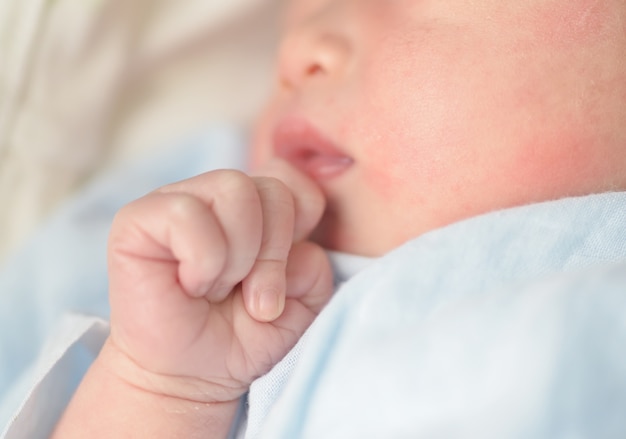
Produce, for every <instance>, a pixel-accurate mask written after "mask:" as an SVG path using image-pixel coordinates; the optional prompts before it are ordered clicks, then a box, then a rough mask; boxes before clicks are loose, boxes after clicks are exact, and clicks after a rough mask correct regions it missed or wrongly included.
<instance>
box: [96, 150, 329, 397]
mask: <svg viewBox="0 0 626 439" xmlns="http://www.w3.org/2000/svg"><path fill="white" fill-rule="evenodd" d="M264 175H271V176H275V178H273V177H267V176H266V177H249V176H247V175H245V174H243V173H241V172H238V171H214V172H209V173H206V174H203V175H200V176H198V177H194V178H191V179H189V180H186V181H183V182H180V183H176V184H173V185H170V186H166V187H164V188H162V189H160V190H157V191H156V192H153V193H150V194H148V195H146V196H145V197H143V198H141V199H139V200H137V201H135V202H133V203H131V204H129V205H128V206H126V207H125V208H123V209H122V210H121V211H120V212H119V213H118V215H117V216H116V218H115V220H114V222H113V226H112V230H111V234H110V240H109V278H110V302H111V336H110V338H109V341H108V342H107V347H106V348H107V349H108V352H109V355H110V352H111V351H113V352H114V355H113V357H110V358H115V361H114V363H115V366H114V367H115V368H116V371H115V372H116V373H119V374H121V375H122V377H123V379H125V380H128V381H130V382H131V384H132V385H134V386H138V387H140V388H143V389H145V390H148V391H150V392H156V393H158V394H162V395H163V394H164V395H168V396H173V397H177V398H182V399H185V400H192V401H198V402H225V401H232V400H235V399H237V398H238V397H240V396H241V395H242V394H243V393H244V392H245V391H246V390H247V388H248V386H249V384H250V383H251V381H252V380H253V379H254V378H256V377H258V376H259V375H261V374H263V373H265V372H267V371H268V370H269V369H270V368H271V367H272V366H273V365H274V364H276V362H278V361H279V360H280V359H281V358H282V357H283V356H284V355H285V354H286V353H287V352H288V350H289V349H291V348H292V347H293V345H294V344H295V343H296V341H297V339H298V338H299V337H300V336H301V335H302V333H303V332H304V330H305V329H306V328H307V327H308V326H309V324H310V323H311V322H312V321H313V319H314V317H315V316H316V315H317V314H318V313H319V311H320V310H321V308H322V307H323V306H324V305H325V304H326V302H327V301H328V299H329V297H330V294H331V290H332V276H331V272H330V268H329V264H328V261H327V258H326V255H325V254H324V252H323V251H322V249H321V248H319V247H318V246H316V245H315V244H312V243H311V242H307V241H305V240H304V239H305V238H306V237H307V235H308V234H309V233H310V232H311V230H312V229H313V228H314V227H315V226H316V224H317V223H318V221H319V219H320V217H321V215H322V212H323V209H324V203H325V202H324V198H323V195H322V193H321V192H320V190H319V189H318V188H317V187H316V186H315V185H314V184H313V183H312V182H311V181H310V180H308V179H307V178H306V177H305V176H303V175H301V174H300V173H298V172H297V171H295V170H294V169H293V168H291V167H290V166H289V165H287V164H286V163H283V162H276V163H274V164H272V165H271V166H270V167H269V168H268V169H267V170H266V172H264Z"/></svg>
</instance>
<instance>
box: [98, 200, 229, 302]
mask: <svg viewBox="0 0 626 439" xmlns="http://www.w3.org/2000/svg"><path fill="white" fill-rule="evenodd" d="M226 247H227V243H226V239H225V236H224V233H223V231H222V228H221V226H220V224H219V223H217V221H216V219H215V216H214V214H213V212H212V210H211V209H210V207H209V206H207V205H206V204H204V203H203V202H202V201H200V200H198V199H197V198H195V197H193V196H190V195H186V194H161V193H153V194H150V195H148V196H146V197H144V198H141V199H139V200H137V201H135V202H133V203H131V204H129V205H128V206H126V207H124V208H123V209H122V210H120V212H119V213H118V215H117V216H116V218H115V221H114V223H113V227H112V230H111V235H110V239H109V249H110V251H109V255H110V256H109V257H110V265H111V270H110V271H111V282H112V284H111V287H112V291H113V290H117V289H118V288H116V287H117V285H116V284H117V282H118V281H119V282H123V283H124V284H125V285H123V286H120V287H119V288H122V289H123V290H128V291H134V290H138V289H139V288H138V286H139V285H145V287H144V288H141V290H146V291H152V293H149V294H156V293H157V292H158V291H165V290H168V288H167V287H165V285H167V284H171V283H175V282H179V283H180V286H181V287H182V288H183V290H184V291H185V292H186V293H187V294H189V295H191V296H193V297H197V296H202V295H204V294H205V293H206V291H207V290H208V289H210V286H211V284H212V283H213V282H214V280H215V279H216V278H217V277H218V276H219V274H220V273H221V272H222V271H223V269H224V266H225V264H226V254H227V249H226ZM146 284H147V285H146ZM155 299H158V298H155Z"/></svg>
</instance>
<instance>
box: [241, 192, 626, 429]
mask: <svg viewBox="0 0 626 439" xmlns="http://www.w3.org/2000/svg"><path fill="white" fill-rule="evenodd" d="M625 262H626V194H624V193H613V194H603V195H593V196H589V197H582V198H572V199H565V200H561V201H554V202H549V203H543V204H536V205H531V206H525V207H521V208H516V209H510V210H506V211H502V212H495V213H491V214H488V215H485V216H482V217H478V218H473V219H470V220H467V221H464V222H461V223H458V224H455V225H452V226H450V227H447V228H444V229H441V230H437V231H434V232H431V233H429V234H427V235H424V236H422V237H420V238H418V239H415V240H414V241H412V242H410V243H408V244H406V245H404V246H403V247H401V248H399V249H398V250H396V251H394V252H392V253H391V254H389V255H387V256H386V257H384V258H382V259H381V260H379V261H377V262H376V263H374V264H372V265H371V266H370V267H369V268H368V269H367V270H364V271H362V272H361V273H359V274H358V275H356V276H355V277H354V278H353V279H352V280H350V281H349V282H348V283H346V284H345V285H344V286H343V288H341V289H340V290H339V291H338V292H337V294H336V295H335V297H334V298H333V300H332V302H331V304H330V305H329V306H328V307H327V308H326V309H325V310H324V311H323V312H322V314H321V315H320V316H319V317H318V319H317V320H316V321H315V323H314V325H313V326H312V327H311V328H310V330H309V332H308V333H307V334H306V337H305V338H304V339H303V340H302V342H301V343H300V346H297V347H296V349H294V351H293V352H292V353H290V354H289V355H288V356H287V357H286V358H285V359H284V360H283V361H282V362H281V363H279V365H277V367H275V368H274V369H273V370H272V371H271V372H270V373H269V374H268V375H267V376H265V377H263V378H261V379H260V380H258V381H257V382H256V383H254V385H253V387H252V389H251V392H250V395H249V401H250V415H249V416H250V420H249V425H248V432H247V436H246V437H247V438H258V437H262V438H268V439H269V438H271V439H281V438H284V439H291V438H321V437H323V438H347V437H348V438H356V437H358V438H381V437H391V438H475V437H476V438H478V437H480V438H483V439H484V438H533V439H538V438H545V439H549V438H550V439H553V438H600V437H601V438H624V437H626V415H625V413H626V265H624V263H625ZM620 264H621V265H620ZM277 383H281V386H280V387H281V388H280V390H276V387H277ZM282 383H284V388H282ZM268 395H269V396H268Z"/></svg>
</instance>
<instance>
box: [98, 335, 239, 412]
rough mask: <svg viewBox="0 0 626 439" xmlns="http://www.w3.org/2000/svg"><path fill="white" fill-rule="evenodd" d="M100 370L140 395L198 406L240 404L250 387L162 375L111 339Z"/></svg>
mask: <svg viewBox="0 0 626 439" xmlns="http://www.w3.org/2000/svg"><path fill="white" fill-rule="evenodd" d="M96 362H97V363H98V367H99V368H101V369H103V370H105V371H106V373H107V374H109V375H111V376H112V377H114V378H115V379H117V380H119V381H121V382H124V383H125V384H126V385H128V386H129V388H133V389H135V390H136V391H138V392H139V391H140V392H144V393H146V394H148V395H149V394H152V395H154V396H155V398H170V399H171V400H172V401H175V400H180V401H185V402H189V403H197V404H230V403H232V404H234V406H236V405H237V404H238V401H239V399H240V398H241V396H242V395H243V394H244V393H245V392H246V391H247V387H244V386H243V385H242V386H237V387H232V386H228V385H225V384H221V383H210V382H207V381H205V380H202V379H200V378H195V377H186V376H174V375H167V374H159V373H155V372H152V371H149V370H147V369H145V368H143V367H142V366H140V365H139V364H137V363H136V362H135V361H134V360H133V359H132V358H131V357H130V356H128V355H127V354H126V353H125V352H124V351H123V350H122V349H120V348H119V346H117V345H116V344H115V342H113V341H112V339H111V338H110V337H109V339H107V341H106V343H105V344H104V346H103V347H102V350H101V351H100V354H99V356H98V358H97V360H96Z"/></svg>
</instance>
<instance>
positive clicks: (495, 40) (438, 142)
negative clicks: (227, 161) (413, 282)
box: [253, 0, 626, 255]
mask: <svg viewBox="0 0 626 439" xmlns="http://www.w3.org/2000/svg"><path fill="white" fill-rule="evenodd" d="M623 4H624V2H623V0H524V1H519V0H476V1H468V0H292V1H291V3H290V6H289V8H288V9H289V10H288V13H287V15H286V30H285V37H284V40H283V44H282V47H281V52H280V55H279V66H278V73H277V86H276V90H275V92H274V93H273V96H272V98H271V99H270V101H269V103H268V105H267V107H266V110H265V111H264V112H263V114H262V116H261V118H260V119H259V123H258V129H257V132H256V136H255V141H254V145H253V166H255V167H256V166H261V165H262V164H263V162H265V161H266V160H268V159H270V158H271V157H272V156H275V155H278V156H282V157H284V158H287V159H289V160H291V161H292V162H293V163H294V164H295V165H296V166H298V167H299V168H300V169H302V170H303V171H305V172H307V173H308V174H309V175H311V176H312V177H313V178H314V179H315V180H316V181H317V182H318V183H319V184H320V186H321V187H322V189H323V190H324V192H325V194H326V195H327V198H328V209H327V212H326V214H325V216H324V219H323V221H322V224H321V226H320V227H319V229H318V231H317V232H316V236H315V239H316V240H317V241H318V242H320V243H321V244H323V245H325V246H326V247H328V248H332V249H336V250H341V251H347V252H352V253H358V254H364V255H379V254H382V253H384V252H386V251H388V250H390V249H392V248H393V247H395V246H397V245H399V244H401V243H403V242H404V241H406V240H408V239H410V238H412V237H415V236H418V235H420V234H422V233H424V232H427V231H429V230H432V229H434V228H438V227H441V226H444V225H447V224H450V223H452V222H455V221H458V220H461V219H464V218H468V217H470V216H474V215H477V214H481V213H485V212H488V211H491V210H495V209H500V208H505V207H510V206H515V205H520V204H526V203H530V202H536V201H542V200H548V199H553V198H559V197H563V196H569V195H578V194H584V193H590V192H597V191H603V190H607V189H615V188H624V187H626V174H625V172H624V171H623V169H626V166H625V165H626V160H625V159H624V158H623V157H622V156H624V155H625V154H620V153H618V151H622V150H625V149H626V148H625V146H626V135H625V134H624V131H625V130H624V127H626V117H625V111H624V109H623V107H624V105H623V102H624V101H625V99H626V75H624V71H625V70H626V69H625V67H624V62H625V61H624V60H626V50H625V46H626V44H624V41H623V40H624V38H622V40H620V39H619V38H616V37H615V35H623V34H624V28H623V26H624V25H623V24H621V23H623V22H624V21H620V17H621V20H624V18H625V16H626V14H625V13H624V10H625V9H626V8H625V7H624V6H623ZM616 145H621V147H620V148H616Z"/></svg>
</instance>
